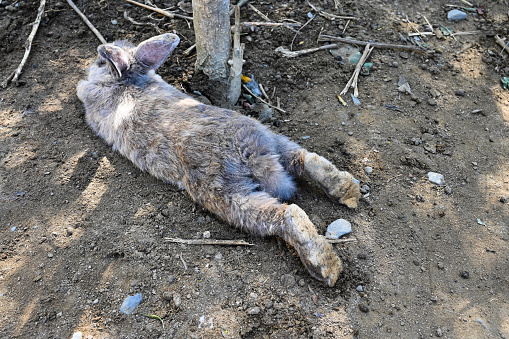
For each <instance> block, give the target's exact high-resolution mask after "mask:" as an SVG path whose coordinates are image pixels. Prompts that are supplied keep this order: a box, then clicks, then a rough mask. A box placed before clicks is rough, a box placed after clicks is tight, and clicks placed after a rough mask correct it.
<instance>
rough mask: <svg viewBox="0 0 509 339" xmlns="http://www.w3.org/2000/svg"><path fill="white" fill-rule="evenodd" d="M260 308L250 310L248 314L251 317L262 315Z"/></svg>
mask: <svg viewBox="0 0 509 339" xmlns="http://www.w3.org/2000/svg"><path fill="white" fill-rule="evenodd" d="M260 311H261V310H260V308H259V307H258V306H255V307H251V308H248V309H247V311H246V313H247V314H249V315H257V314H260Z"/></svg>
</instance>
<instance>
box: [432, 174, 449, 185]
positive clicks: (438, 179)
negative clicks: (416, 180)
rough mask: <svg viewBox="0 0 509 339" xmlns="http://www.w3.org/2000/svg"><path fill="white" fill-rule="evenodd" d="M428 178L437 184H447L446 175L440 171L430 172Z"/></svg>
mask: <svg viewBox="0 0 509 339" xmlns="http://www.w3.org/2000/svg"><path fill="white" fill-rule="evenodd" d="M428 179H429V181H431V182H432V183H434V184H437V185H443V184H445V180H444V176H443V175H442V174H440V173H436V172H429V173H428Z"/></svg>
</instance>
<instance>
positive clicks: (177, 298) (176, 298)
mask: <svg viewBox="0 0 509 339" xmlns="http://www.w3.org/2000/svg"><path fill="white" fill-rule="evenodd" d="M173 303H174V304H175V307H176V308H179V307H180V305H182V298H181V297H180V294H178V293H175V294H173Z"/></svg>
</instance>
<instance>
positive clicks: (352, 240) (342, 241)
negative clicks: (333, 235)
mask: <svg viewBox="0 0 509 339" xmlns="http://www.w3.org/2000/svg"><path fill="white" fill-rule="evenodd" d="M355 241H357V239H355V238H351V239H327V242H328V243H329V244H346V243H349V242H355Z"/></svg>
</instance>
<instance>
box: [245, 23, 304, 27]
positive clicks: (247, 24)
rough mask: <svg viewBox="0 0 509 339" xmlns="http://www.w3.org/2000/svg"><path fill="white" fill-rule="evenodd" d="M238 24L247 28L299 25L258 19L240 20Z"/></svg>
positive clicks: (297, 25)
mask: <svg viewBox="0 0 509 339" xmlns="http://www.w3.org/2000/svg"><path fill="white" fill-rule="evenodd" d="M240 25H241V26H242V27H247V28H249V27H251V26H276V27H279V26H285V27H288V28H293V27H300V25H299V24H289V23H286V22H258V21H247V22H241V23H240Z"/></svg>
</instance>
